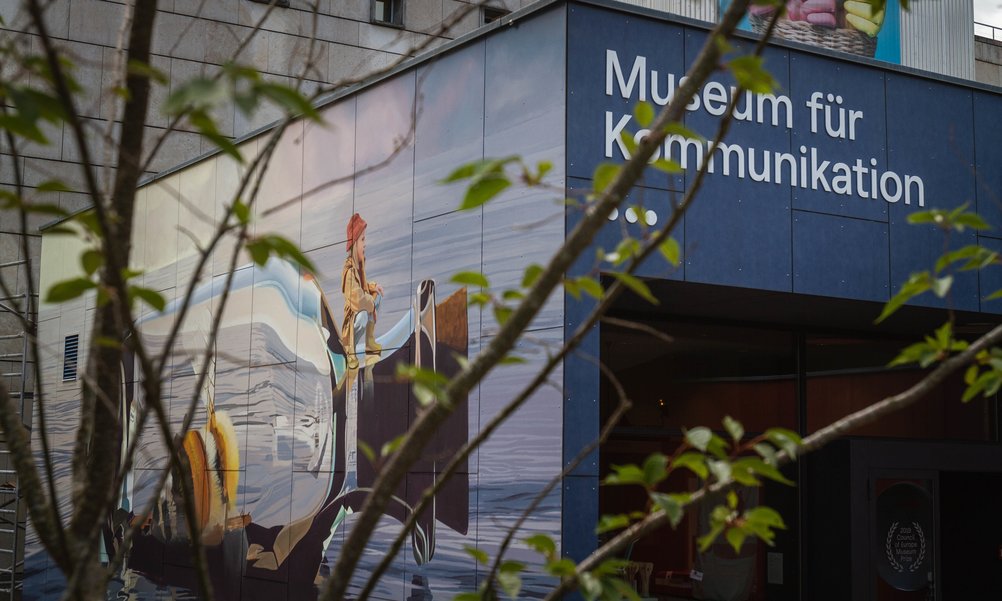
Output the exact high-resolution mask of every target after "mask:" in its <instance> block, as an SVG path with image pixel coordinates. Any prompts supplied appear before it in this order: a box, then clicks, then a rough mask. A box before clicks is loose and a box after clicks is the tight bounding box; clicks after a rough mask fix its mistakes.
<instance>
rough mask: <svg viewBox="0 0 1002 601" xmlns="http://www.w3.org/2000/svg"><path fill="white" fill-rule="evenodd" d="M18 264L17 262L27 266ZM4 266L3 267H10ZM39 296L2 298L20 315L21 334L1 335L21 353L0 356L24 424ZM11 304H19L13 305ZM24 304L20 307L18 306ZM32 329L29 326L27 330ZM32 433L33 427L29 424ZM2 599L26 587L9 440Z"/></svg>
mask: <svg viewBox="0 0 1002 601" xmlns="http://www.w3.org/2000/svg"><path fill="white" fill-rule="evenodd" d="M24 262H25V261H23V260H22V261H17V262H16V263H18V264H20V263H24ZM9 265H10V264H3V265H0V267H7V266H9ZM36 296H38V295H37V294H35V293H32V292H31V291H30V290H29V291H25V292H24V293H23V294H20V295H17V296H14V297H8V298H0V314H3V313H8V314H14V315H16V316H18V319H19V321H20V325H21V331H20V332H18V333H16V334H4V335H0V341H3V340H18V339H20V340H21V352H14V353H3V354H0V377H2V378H3V379H4V383H5V384H7V390H8V392H9V394H10V396H11V398H15V399H17V400H18V403H19V404H20V407H19V414H20V416H21V420H22V423H23V422H24V416H25V408H26V403H29V402H31V401H32V399H33V398H34V394H33V393H32V391H31V390H28V388H29V387H28V385H27V382H28V379H29V375H30V373H32V372H31V371H29V370H31V369H32V368H33V363H32V360H31V358H30V347H29V336H31V335H32V333H31V329H33V328H34V323H35V322H34V321H33V319H32V315H31V300H32V298H33V297H36ZM11 301H19V303H15V304H14V305H11V304H10V303H11ZM17 304H20V307H18V306H17ZM26 326H28V327H26ZM26 425H27V426H28V429H29V431H30V429H31V428H30V425H29V424H26ZM0 457H2V461H0V599H2V598H6V599H9V600H10V601H14V599H17V598H19V595H18V593H19V592H20V591H21V589H22V587H23V576H24V539H25V534H26V533H27V522H26V519H25V516H24V515H22V512H23V511H24V507H23V503H22V495H21V488H20V486H18V480H17V471H16V470H15V469H14V458H13V456H12V454H11V452H10V450H9V449H8V448H7V445H6V441H4V444H3V445H2V446H0Z"/></svg>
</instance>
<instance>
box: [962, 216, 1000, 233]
mask: <svg viewBox="0 0 1002 601" xmlns="http://www.w3.org/2000/svg"><path fill="white" fill-rule="evenodd" d="M953 222H954V223H955V224H956V225H958V226H961V227H959V228H958V229H959V230H960V231H964V230H963V227H969V228H971V229H972V230H990V229H992V226H990V225H988V222H987V221H985V220H984V219H982V218H981V216H980V215H978V214H977V213H961V214H960V215H957V216H956V217H954V220H953Z"/></svg>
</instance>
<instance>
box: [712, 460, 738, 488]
mask: <svg viewBox="0 0 1002 601" xmlns="http://www.w3.org/2000/svg"><path fill="white" fill-rule="evenodd" d="M706 466H707V467H709V468H710V472H711V473H712V474H713V477H714V478H716V479H717V482H720V483H721V484H726V483H728V482H730V481H731V480H732V474H733V468H731V464H730V462H729V461H727V460H726V459H710V460H708V461H707V462H706Z"/></svg>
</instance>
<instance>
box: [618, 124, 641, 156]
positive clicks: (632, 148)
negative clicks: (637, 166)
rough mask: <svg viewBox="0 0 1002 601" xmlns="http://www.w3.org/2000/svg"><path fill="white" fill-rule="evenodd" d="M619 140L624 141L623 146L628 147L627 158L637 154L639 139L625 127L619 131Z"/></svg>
mask: <svg viewBox="0 0 1002 601" xmlns="http://www.w3.org/2000/svg"><path fill="white" fill-rule="evenodd" d="M619 141H620V142H622V143H623V147H624V148H626V158H630V157H632V156H633V155H635V154H637V139H636V137H634V135H633V134H631V133H630V132H628V131H626V130H625V129H624V130H623V131H621V132H620V133H619Z"/></svg>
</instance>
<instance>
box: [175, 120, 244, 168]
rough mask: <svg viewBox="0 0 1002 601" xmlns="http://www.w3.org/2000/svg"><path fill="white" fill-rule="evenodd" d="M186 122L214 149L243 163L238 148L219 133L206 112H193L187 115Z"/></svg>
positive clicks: (213, 121)
mask: <svg viewBox="0 0 1002 601" xmlns="http://www.w3.org/2000/svg"><path fill="white" fill-rule="evenodd" d="M188 121H190V122H191V124H192V125H193V126H194V127H195V129H197V130H198V132H199V133H201V134H202V135H203V136H205V137H207V138H208V139H209V141H210V142H212V143H213V144H214V145H215V146H216V148H218V149H219V150H221V151H222V152H223V153H225V154H227V155H229V156H231V157H233V158H234V159H236V160H237V162H239V163H243V162H244V158H243V156H242V155H241V154H240V148H239V147H237V145H236V144H234V143H233V141H232V140H231V139H230V138H229V137H227V136H224V135H223V134H222V132H220V131H219V128H218V127H217V126H216V122H215V120H213V119H212V118H211V117H209V115H208V113H207V112H205V111H203V110H193V111H191V112H190V113H188Z"/></svg>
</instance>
